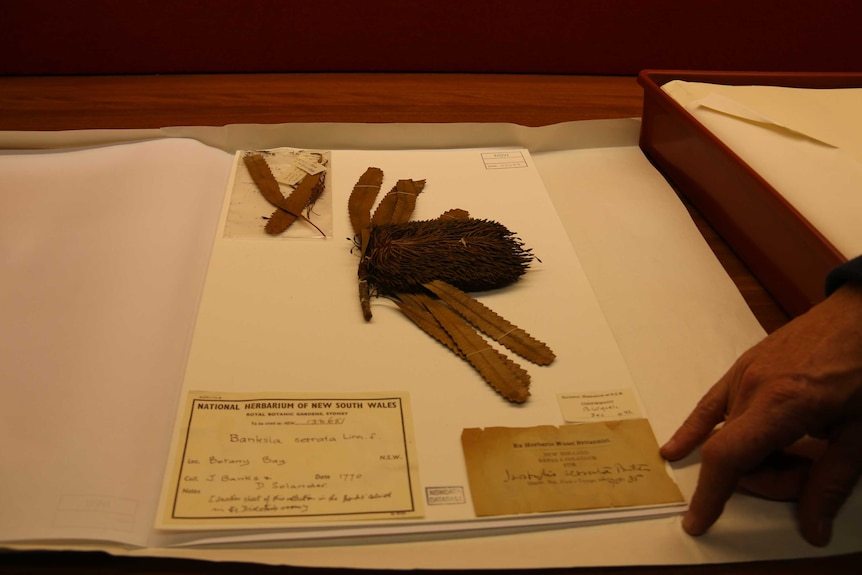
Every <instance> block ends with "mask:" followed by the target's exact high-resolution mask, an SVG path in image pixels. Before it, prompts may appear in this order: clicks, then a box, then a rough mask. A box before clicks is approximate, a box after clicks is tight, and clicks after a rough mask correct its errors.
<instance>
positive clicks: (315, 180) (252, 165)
mask: <svg viewBox="0 0 862 575" xmlns="http://www.w3.org/2000/svg"><path fill="white" fill-rule="evenodd" d="M243 162H244V163H245V166H246V168H247V169H248V173H249V175H250V176H251V179H252V181H253V182H254V184H255V185H256V186H257V189H258V190H260V193H261V195H262V196H263V197H264V198H266V200H267V201H268V202H269V203H271V204H272V205H274V206H275V207H276V210H275V211H274V212H273V213H272V215H271V216H270V217H269V220H268V221H267V223H266V226H265V227H264V231H265V232H266V233H268V234H270V235H278V234H280V233H282V232H284V231H285V230H286V229H287V228H288V227H290V225H291V224H293V222H295V221H296V220H297V219H303V220H305V221H307V222H308V223H309V224H311V225H312V226H314V228H315V229H316V230H317V231H318V232H320V234H321V235H323V236H324V237H325V236H326V234H324V233H323V231H322V230H321V229H320V228H318V227H317V226H316V225H315V224H314V222H312V221H311V220H310V219H308V218H307V217H305V216H303V215H302V210H303V209H305V208H306V206H308V205H309V203H310V202H311V200H312V197H315V199H316V197H319V196H320V194H321V193H322V191H323V183H324V177H325V174H326V172H320V173H317V174H314V175H311V174H309V175H307V176H305V177H304V178H303V179H302V181H301V182H300V183H299V185H298V186H297V187H296V189H295V190H293V191H292V192H291V193H290V195H288V196H287V197H286V198H285V197H284V195H282V193H281V189H280V188H279V186H278V182H277V181H276V179H275V176H273V175H272V170H271V169H270V167H269V164H267V163H266V159H264V157H263V156H262V155H260V154H246V155H245V156H243Z"/></svg>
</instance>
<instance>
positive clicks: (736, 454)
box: [683, 410, 799, 535]
mask: <svg viewBox="0 0 862 575" xmlns="http://www.w3.org/2000/svg"><path fill="white" fill-rule="evenodd" d="M785 423H786V422H785V421H783V418H782V417H781V414H778V413H775V412H772V413H770V412H768V411H766V410H753V411H747V412H745V413H743V414H742V415H741V416H739V417H737V418H736V419H733V420H731V421H728V422H727V423H725V425H724V427H722V428H721V429H719V430H718V431H717V432H715V433H714V434H712V436H710V438H709V439H708V440H707V441H706V442H705V443H704V444H703V447H702V448H701V451H700V455H701V468H700V475H699V477H698V483H697V487H696V488H695V491H694V495H692V498H691V503H690V504H689V509H688V512H687V513H686V515H685V517H684V518H683V528H684V529H685V531H686V532H687V533H689V534H691V535H700V534H702V533H705V532H706V530H707V529H709V528H710V526H712V524H713V523H715V521H716V520H717V519H718V517H719V516H720V515H721V513H722V511H723V510H724V506H725V504H726V503H727V500H728V499H730V496H731V495H732V494H733V492H734V491H735V490H736V487H737V485H738V483H739V481H740V479H741V478H742V477H743V476H744V475H745V474H746V473H748V472H750V471H751V470H753V469H755V468H757V466H758V465H760V464H761V463H762V462H763V461H764V460H766V459H767V458H768V457H769V456H770V454H772V453H773V452H774V451H775V450H776V449H780V448H782V447H784V446H786V445H790V444H792V443H793V440H794V439H795V438H796V437H798V435H799V434H797V432H796V430H795V429H794V427H793V426H788V425H785Z"/></svg>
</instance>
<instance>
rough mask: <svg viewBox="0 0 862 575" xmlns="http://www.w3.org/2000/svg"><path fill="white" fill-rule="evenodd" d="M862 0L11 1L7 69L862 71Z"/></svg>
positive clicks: (2, 32)
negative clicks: (861, 36) (662, 69)
mask: <svg viewBox="0 0 862 575" xmlns="http://www.w3.org/2000/svg"><path fill="white" fill-rule="evenodd" d="M860 30H862V1H860V0H783V1H778V0H567V1H563V0H557V1H552V0H520V1H502V0H496V1H495V0H487V1H477V0H428V1H422V2H414V1H410V0H365V1H362V0H354V1H350V0H319V1H318V0H304V1H292V0H245V1H235V0H185V1H184V0H173V1H171V0H15V1H10V0H0V74H6V75H10V74H127V73H191V72H309V71H339V72H341V71H381V72H382V71H414V72H513V73H561V74H563V73H564V74H635V73H637V72H638V71H639V70H641V69H644V68H680V69H718V70H743V69H746V70H758V71H760V70H763V71H765V70H782V71H862V41H860V39H859V37H860V35H862V34H860Z"/></svg>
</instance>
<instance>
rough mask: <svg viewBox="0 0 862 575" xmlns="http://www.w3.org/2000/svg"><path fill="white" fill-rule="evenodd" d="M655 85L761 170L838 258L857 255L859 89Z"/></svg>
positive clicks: (861, 198) (861, 185) (861, 245)
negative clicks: (827, 242)
mask: <svg viewBox="0 0 862 575" xmlns="http://www.w3.org/2000/svg"><path fill="white" fill-rule="evenodd" d="M662 89H663V90H665V91H666V92H667V93H668V94H669V95H670V96H671V97H672V98H674V99H675V100H676V101H678V102H679V103H680V104H682V105H683V106H684V107H685V108H686V109H687V110H688V111H689V112H690V113H691V114H692V115H693V116H694V117H695V118H697V120H698V121H699V122H701V123H702V124H703V125H704V126H706V127H707V128H708V129H709V130H710V131H711V132H713V133H714V134H715V135H716V136H717V137H718V138H719V139H721V140H722V141H723V142H724V143H725V144H727V145H728V147H730V148H731V149H732V150H733V151H734V152H736V153H737V154H738V155H739V156H740V157H741V158H742V159H743V160H744V161H745V162H746V163H747V164H748V165H749V166H751V167H752V169H754V170H755V171H756V172H757V173H758V174H760V175H761V176H763V178H764V179H765V180H766V181H767V182H769V183H770V184H771V185H772V186H773V187H774V188H775V189H776V190H777V191H778V192H779V193H780V194H781V195H782V196H783V197H784V198H785V199H787V201H788V202H790V204H791V205H793V207H795V208H796V209H797V210H799V212H800V213H801V214H802V215H803V216H804V217H805V218H806V219H807V220H808V221H809V222H811V224H812V225H813V226H814V227H815V228H816V229H817V230H819V231H820V232H821V233H822V234H823V235H824V236H825V237H826V238H827V239H828V240H829V241H830V242H831V243H832V244H833V245H834V246H835V248H836V249H838V251H839V252H841V253H842V254H843V255H844V256H845V257H847V258H848V259H849V258H852V257H855V256H857V255H860V254H862V234H860V233H859V222H860V220H862V88H846V89H822V90H817V89H802V88H784V87H778V86H726V85H715V84H703V83H697V82H683V81H680V80H674V81H672V82H668V83H667V84H665V85H664V86H662Z"/></svg>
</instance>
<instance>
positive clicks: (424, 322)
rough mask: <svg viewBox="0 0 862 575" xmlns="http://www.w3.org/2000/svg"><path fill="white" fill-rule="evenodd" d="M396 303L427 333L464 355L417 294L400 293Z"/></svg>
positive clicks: (459, 354)
mask: <svg viewBox="0 0 862 575" xmlns="http://www.w3.org/2000/svg"><path fill="white" fill-rule="evenodd" d="M395 303H396V304H397V305H398V309H400V310H401V312H402V313H403V314H404V315H406V316H407V317H408V318H410V320H411V321H413V323H415V324H416V325H417V326H419V327H420V328H421V329H422V330H423V331H424V332H425V333H427V334H428V335H430V336H431V337H433V338H434V339H436V340H437V341H439V342H440V343H442V344H443V345H445V346H446V347H448V348H449V350H450V351H452V353H454V354H455V355H458V356H460V357H461V358H463V357H464V354H462V353H461V350H460V349H459V348H458V346H457V345H456V344H455V340H454V339H452V336H451V335H449V334H448V333H446V330H445V329H443V326H441V325H440V322H438V321H437V319H436V318H435V317H434V316H433V315H432V314H431V312H429V311H428V308H426V307H425V306H424V305H423V304H422V303H421V302H420V300H419V298H418V297H417V296H416V295H415V294H409V293H404V294H398V299H396V300H395Z"/></svg>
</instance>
